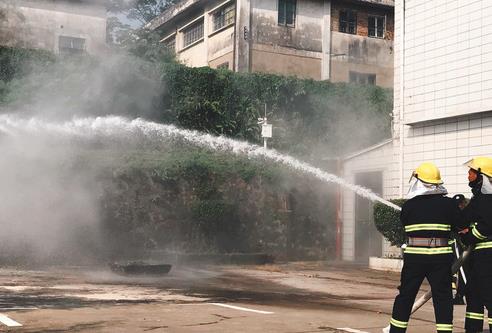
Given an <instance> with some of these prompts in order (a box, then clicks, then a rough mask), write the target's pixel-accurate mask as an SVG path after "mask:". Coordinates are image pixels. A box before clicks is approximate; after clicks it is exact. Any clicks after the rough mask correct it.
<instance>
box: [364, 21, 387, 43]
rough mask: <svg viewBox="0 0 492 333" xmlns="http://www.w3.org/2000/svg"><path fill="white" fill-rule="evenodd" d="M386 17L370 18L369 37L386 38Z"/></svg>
mask: <svg viewBox="0 0 492 333" xmlns="http://www.w3.org/2000/svg"><path fill="white" fill-rule="evenodd" d="M384 21H385V20H384V16H369V17H368V22H367V23H368V35H369V37H377V38H383V37H384V26H385V24H384Z"/></svg>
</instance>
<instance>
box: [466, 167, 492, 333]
mask: <svg viewBox="0 0 492 333" xmlns="http://www.w3.org/2000/svg"><path fill="white" fill-rule="evenodd" d="M465 165H466V166H467V167H468V168H469V170H468V181H469V186H470V187H471V190H472V193H473V197H472V198H471V200H470V203H469V204H468V205H467V206H466V207H465V208H464V210H463V216H464V219H465V222H467V223H468V225H469V226H470V228H469V231H468V232H467V233H466V234H464V236H463V237H462V239H463V242H464V243H465V244H467V245H472V246H474V250H473V252H472V254H471V256H470V261H469V266H470V276H469V281H468V284H467V288H466V301H467V307H466V315H465V330H466V332H467V333H477V332H482V329H483V320H484V306H485V307H486V308H487V310H488V313H489V316H490V315H492V285H491V284H490V283H491V281H492V184H491V183H492V158H490V157H476V158H474V159H472V160H470V161H468V162H467V163H466V164H465ZM488 323H489V327H490V329H491V330H492V318H490V317H489V320H488Z"/></svg>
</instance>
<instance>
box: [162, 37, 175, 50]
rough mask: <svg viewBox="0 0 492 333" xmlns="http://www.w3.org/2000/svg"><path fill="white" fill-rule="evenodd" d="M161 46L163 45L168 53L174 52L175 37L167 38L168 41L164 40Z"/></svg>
mask: <svg viewBox="0 0 492 333" xmlns="http://www.w3.org/2000/svg"><path fill="white" fill-rule="evenodd" d="M162 44H164V47H165V48H166V50H168V51H169V52H176V36H173V37H169V38H168V39H166V40H164V41H163V42H162Z"/></svg>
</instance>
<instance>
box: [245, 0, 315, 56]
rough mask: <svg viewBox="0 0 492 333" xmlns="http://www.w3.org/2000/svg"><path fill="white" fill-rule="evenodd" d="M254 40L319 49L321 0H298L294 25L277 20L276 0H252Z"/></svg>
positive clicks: (308, 49) (274, 44) (309, 49)
mask: <svg viewBox="0 0 492 333" xmlns="http://www.w3.org/2000/svg"><path fill="white" fill-rule="evenodd" d="M252 5H253V11H252V17H253V20H252V27H251V30H252V32H253V42H254V44H264V45H272V46H284V47H289V48H293V49H297V50H305V51H311V52H321V49H322V26H323V10H324V8H323V1H298V2H297V13H296V14H297V15H296V22H295V27H285V26H281V25H279V24H278V8H277V6H278V1H277V0H253V1H252Z"/></svg>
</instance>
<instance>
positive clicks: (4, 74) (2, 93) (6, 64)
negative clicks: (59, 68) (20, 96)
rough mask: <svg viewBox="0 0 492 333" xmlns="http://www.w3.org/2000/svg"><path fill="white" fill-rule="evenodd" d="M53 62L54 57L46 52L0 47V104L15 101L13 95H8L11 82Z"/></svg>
mask: <svg viewBox="0 0 492 333" xmlns="http://www.w3.org/2000/svg"><path fill="white" fill-rule="evenodd" d="M54 61H55V56H54V55H53V54H52V53H50V52H48V51H44V50H34V49H22V48H12V47H4V46H0V103H6V102H11V100H12V99H15V94H14V95H13V96H11V95H9V93H10V92H11V90H12V89H13V87H12V86H15V85H13V84H12V82H13V81H16V80H19V79H21V78H23V77H25V76H27V75H28V74H30V73H32V72H34V71H35V70H38V69H41V68H43V67H45V66H47V65H50V64H52V63H53V62H54Z"/></svg>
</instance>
